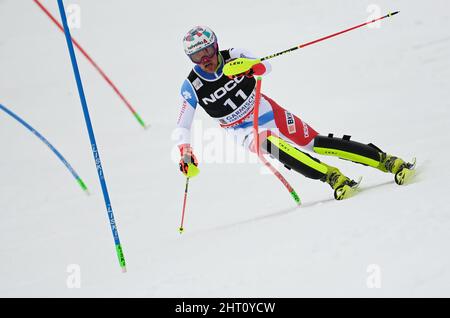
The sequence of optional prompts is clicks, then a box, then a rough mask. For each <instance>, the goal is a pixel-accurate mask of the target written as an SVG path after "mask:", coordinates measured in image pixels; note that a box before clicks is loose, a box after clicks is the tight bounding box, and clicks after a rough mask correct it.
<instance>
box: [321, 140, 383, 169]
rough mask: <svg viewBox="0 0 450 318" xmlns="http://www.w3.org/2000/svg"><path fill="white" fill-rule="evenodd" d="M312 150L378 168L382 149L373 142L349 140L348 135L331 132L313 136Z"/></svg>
mask: <svg viewBox="0 0 450 318" xmlns="http://www.w3.org/2000/svg"><path fill="white" fill-rule="evenodd" d="M313 149H314V152H316V153H318V154H320V155H327V156H335V157H339V158H341V159H344V160H350V161H353V162H356V163H360V164H362V165H365V166H371V167H374V168H378V166H379V165H380V161H381V154H382V151H381V150H380V149H379V148H377V147H376V146H375V145H373V144H368V145H365V144H362V143H360V142H356V141H352V140H350V136H344V137H343V138H336V137H333V134H330V135H328V137H325V136H320V135H319V136H317V137H316V138H314V148H313Z"/></svg>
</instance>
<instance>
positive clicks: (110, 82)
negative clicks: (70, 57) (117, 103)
mask: <svg viewBox="0 0 450 318" xmlns="http://www.w3.org/2000/svg"><path fill="white" fill-rule="evenodd" d="M34 2H35V3H36V4H37V5H38V6H39V8H41V10H42V11H44V13H45V14H46V15H47V16H48V17H49V19H50V20H52V21H53V23H54V24H55V25H56V26H57V27H58V28H59V29H60V30H61V31H62V32H63V33H64V28H63V26H62V25H61V23H60V22H59V21H58V20H56V18H55V17H54V16H53V15H52V14H51V13H50V11H48V10H47V8H46V7H44V5H43V4H42V3H41V2H40V1H39V0H34ZM72 43H73V44H74V45H75V46H76V47H77V49H78V50H79V51H80V52H81V54H83V55H84V57H85V58H86V59H87V60H88V61H89V63H91V64H92V66H93V67H94V68H95V69H96V70H97V71H98V72H99V73H100V75H101V76H102V77H103V79H104V80H105V81H106V82H107V83H108V84H109V86H111V88H112V89H113V90H114V92H116V94H117V95H118V96H119V98H120V99H121V100H122V101H123V102H124V103H125V105H126V106H127V107H128V109H129V110H130V111H131V113H132V114H133V115H134V117H135V118H136V120H137V121H138V122H139V124H140V125H141V126H142V127H143V128H144V129H146V128H147V127H148V126H147V125H146V124H145V122H144V121H143V120H142V118H141V116H139V114H138V113H137V112H136V110H135V109H134V108H133V106H131V103H130V102H129V101H128V100H127V99H126V98H125V96H123V94H122V93H121V92H120V91H119V89H118V88H117V86H116V85H115V84H114V83H113V82H112V81H111V79H110V78H109V77H108V76H107V75H106V74H105V72H103V70H102V69H101V68H100V66H98V64H97V63H95V61H94V60H93V59H92V58H91V57H90V56H89V54H87V52H86V51H85V50H84V49H83V48H82V47H81V45H80V44H79V43H78V42H77V41H76V40H75V39H74V38H72Z"/></svg>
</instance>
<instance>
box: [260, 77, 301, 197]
mask: <svg viewBox="0 0 450 318" xmlns="http://www.w3.org/2000/svg"><path fill="white" fill-rule="evenodd" d="M261 86H262V78H261V76H258V77H257V78H256V96H255V106H254V108H253V134H254V142H255V148H256V154H257V155H258V158H259V159H260V160H261V161H262V163H263V164H264V165H265V166H266V167H267V168H269V170H270V171H271V172H272V173H273V174H274V175H275V176H276V177H277V178H278V180H280V181H281V183H283V185H284V187H285V188H286V190H288V191H289V193H290V194H291V196H292V198H293V199H294V200H295V202H296V203H297V204H298V205H300V204H302V203H301V200H300V197H299V196H298V194H297V192H296V191H295V190H294V188H293V187H292V186H291V185H290V184H289V182H288V181H287V180H286V179H285V178H284V177H283V175H282V174H281V173H280V172H279V171H278V170H277V169H276V168H275V167H274V166H272V165H271V164H270V162H269V161H268V160H267V159H266V158H265V157H264V155H263V154H262V153H261V149H260V148H261V143H260V140H259V131H258V130H259V105H260V103H261Z"/></svg>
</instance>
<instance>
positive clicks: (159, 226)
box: [0, 0, 450, 297]
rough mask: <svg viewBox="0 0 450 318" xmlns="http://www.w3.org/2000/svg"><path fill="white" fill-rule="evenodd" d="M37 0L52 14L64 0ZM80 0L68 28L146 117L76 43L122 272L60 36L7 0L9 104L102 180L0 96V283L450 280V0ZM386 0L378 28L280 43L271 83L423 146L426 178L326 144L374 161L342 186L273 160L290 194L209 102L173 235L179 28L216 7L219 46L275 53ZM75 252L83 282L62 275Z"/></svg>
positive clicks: (408, 151) (356, 124) (4, 38)
mask: <svg viewBox="0 0 450 318" xmlns="http://www.w3.org/2000/svg"><path fill="white" fill-rule="evenodd" d="M43 4H44V5H46V6H47V7H48V8H49V10H50V11H51V12H52V13H53V14H54V15H55V16H56V17H58V19H59V13H58V9H57V5H56V1H50V0H46V1H43ZM69 4H78V5H79V8H81V28H79V29H73V30H72V33H73V36H74V37H75V38H76V39H77V40H78V41H79V42H80V43H81V44H82V45H83V46H84V47H85V49H86V50H87V51H88V53H90V54H91V55H92V56H93V58H94V59H95V60H96V61H97V62H98V64H99V65H101V66H102V67H103V68H104V70H105V71H106V73H107V74H108V75H110V76H111V78H112V79H113V80H114V81H115V82H116V84H117V85H118V87H119V88H120V89H121V90H122V91H123V93H124V94H125V95H126V96H127V97H128V99H129V100H130V101H131V102H132V104H133V105H134V106H135V108H136V109H137V110H138V112H139V113H140V114H141V116H142V117H143V118H144V120H145V121H147V122H148V123H150V124H151V127H150V128H149V129H147V130H144V129H142V128H141V127H140V126H139V125H138V124H137V122H136V121H135V119H134V118H133V116H132V115H131V113H130V112H129V111H128V110H127V108H126V107H125V106H124V105H123V103H122V102H121V101H120V99H119V98H118V97H117V96H116V95H115V94H114V92H113V91H112V89H111V88H110V87H109V86H108V85H107V84H106V83H105V81H104V80H103V79H102V78H101V76H100V75H99V74H98V73H97V72H96V71H95V69H93V67H92V66H91V65H90V64H89V63H88V62H87V61H86V59H85V58H84V57H83V56H82V55H81V54H79V53H78V54H77V56H78V61H79V64H80V70H81V74H82V78H83V82H84V86H85V92H86V97H87V101H88V104H89V109H90V112H91V117H92V122H93V124H94V130H95V133H96V137H97V142H98V147H99V150H100V155H101V159H102V163H103V168H104V171H105V175H106V180H107V183H108V187H109V191H110V196H111V200H112V205H113V209H114V213H115V216H116V221H117V224H118V228H119V233H120V236H121V240H122V244H123V248H124V252H125V257H126V260H127V265H128V266H127V267H128V273H126V274H122V273H121V272H120V268H119V265H118V262H117V258H116V255H115V250H114V244H113V240H112V236H111V231H110V227H109V223H108V219H107V215H106V209H105V206H104V202H103V197H102V192H101V188H100V186H99V182H98V178H97V172H96V169H95V164H94V162H93V158H92V153H91V149H90V144H89V139H88V135H87V131H86V128H85V123H84V118H83V115H82V110H81V106H80V102H79V98H78V93H77V89H76V84H75V80H74V76H73V73H72V67H71V64H70V59H69V55H68V52H67V46H66V42H65V39H64V36H63V34H62V33H61V32H60V31H59V30H58V29H57V28H56V27H55V26H54V25H53V24H52V23H51V22H50V20H48V18H47V17H46V16H45V15H44V14H43V13H42V12H41V11H40V10H39V8H38V7H37V6H36V5H35V4H34V2H33V1H25V0H19V1H17V0H1V1H0V30H1V31H0V103H1V104H4V105H5V106H7V107H9V108H10V109H12V110H13V111H15V112H16V113H18V114H19V115H20V116H22V117H23V118H24V119H25V120H27V121H28V122H29V123H30V124H31V125H32V126H34V127H35V128H36V129H37V130H38V131H40V132H41V133H42V134H43V135H44V136H45V137H47V138H48V139H49V140H50V142H52V143H53V144H54V145H55V146H56V147H57V148H58V149H59V150H60V151H61V152H62V154H63V155H64V156H65V157H66V158H67V159H68V160H69V162H70V163H71V164H72V165H73V166H74V168H75V169H76V170H77V171H78V173H79V174H80V175H81V177H82V178H84V180H85V181H86V183H87V185H88V187H89V189H90V191H91V195H90V196H86V195H85V194H83V192H82V191H81V190H80V188H79V187H78V185H77V184H76V182H75V181H74V180H73V178H72V177H71V175H70V174H69V172H68V171H67V170H66V169H65V167H64V166H63V165H62V164H61V163H60V162H59V161H58V160H57V158H56V157H55V156H54V154H53V153H52V152H51V151H50V150H49V149H48V148H47V147H46V146H45V145H44V144H42V142H40V141H39V140H38V139H37V138H35V137H34V136H33V135H32V134H30V133H29V132H28V131H26V130H25V129H24V128H23V127H22V126H20V125H19V124H18V123H17V122H16V121H14V120H13V119H12V118H10V117H9V116H7V115H6V114H4V113H0V136H1V138H0V149H1V150H0V151H1V156H0V172H1V181H0V242H1V246H0V259H1V262H0V281H1V284H0V296H2V297H5V296H6V297H9V296H32V297H34V296H45V297H47V296H62V297H81V296H89V297H90V296H95V297H97V296H105V297H111V296H112V297H116V296H117V297H118V296H125V297H132V296H137V297H141V296H142V297H144V296H145V297H302V296H344V297H346V296H358V297H382V296H388V297H396V296H407V297H410V296H426V297H428V296H446V297H449V296H450V254H449V250H448V242H449V241H450V208H449V205H448V201H447V199H448V196H449V193H450V191H449V190H450V189H449V183H448V180H449V179H450V170H449V169H448V159H449V157H450V150H449V147H448V144H449V143H448V139H449V134H448V129H449V127H450V90H449V87H448V86H449V85H448V80H449V78H450V59H449V55H450V33H449V30H450V23H449V22H450V21H449V19H450V13H449V12H450V11H449V4H448V1H446V0H436V1H418V0H415V1H411V0H402V1H400V0H399V1H384V0H383V1H381V0H380V1H377V2H375V3H374V2H373V1H366V0H358V1H356V0H352V1H351V0H345V1H325V0H321V1H293V0H277V1H269V0H265V1H258V2H255V1H247V0H244V1H243V0H239V1H238V0H230V1H228V2H227V4H226V5H224V4H223V3H222V2H216V1H213V2H208V4H207V5H205V4H204V3H202V4H200V3H198V4H195V3H187V2H186V1H181V0H180V1H158V2H156V1H137V0H134V1H119V0H108V1H106V0H96V1H87V0H84V1H82V0H80V1H66V5H69ZM377 10H379V11H377ZM394 10H400V11H401V12H400V14H399V15H397V16H395V17H393V18H391V19H386V20H384V21H383V22H382V23H381V24H380V25H379V27H375V28H364V29H359V30H356V31H353V32H351V33H348V34H346V35H343V36H340V37H338V38H335V39H332V40H328V41H326V42H322V43H320V44H317V45H314V46H311V47H308V48H307V49H304V50H300V51H297V52H294V53H291V54H288V55H285V56H282V57H279V58H276V59H273V60H272V66H273V72H272V73H271V74H270V75H269V76H267V77H266V78H265V79H264V80H263V91H264V92H265V93H266V94H268V95H269V96H271V97H272V98H274V99H275V100H277V101H278V102H279V103H280V104H281V105H283V106H284V107H286V108H287V109H289V110H290V111H292V112H293V113H295V114H297V115H298V116H300V117H301V118H303V119H304V120H306V121H307V122H308V123H310V124H311V125H312V126H313V127H314V128H315V129H317V130H318V131H320V132H321V133H323V134H328V133H330V132H332V133H334V134H335V135H337V136H342V135H343V134H349V135H352V138H353V139H354V140H359V141H361V142H366V143H369V142H372V143H374V144H376V145H377V146H379V147H381V148H383V149H384V150H385V151H387V152H389V153H393V154H396V155H399V156H401V157H403V158H405V159H407V160H409V159H411V158H412V157H417V158H418V169H417V171H418V175H417V177H416V179H415V181H414V182H413V183H412V184H410V185H408V186H404V187H399V186H397V185H395V184H394V183H393V178H392V176H391V175H387V174H383V173H381V172H379V171H375V170H374V169H371V168H368V167H364V166H361V165H355V164H353V163H351V162H347V161H342V160H338V159H336V158H329V157H322V156H318V155H317V157H319V158H320V159H321V160H323V161H325V162H327V163H329V164H334V165H336V166H338V167H339V168H340V169H341V170H342V171H343V172H345V173H346V174H347V175H349V176H351V177H353V178H356V177H358V176H363V177H364V178H363V183H362V185H361V192H360V193H359V194H358V195H357V196H356V197H354V198H352V199H350V200H347V201H343V202H335V201H334V200H333V199H332V192H331V189H330V188H329V187H328V186H327V185H325V184H323V183H321V182H318V181H314V180H308V179H306V178H304V177H302V176H301V175H298V174H296V173H295V172H293V171H291V172H289V171H287V170H285V169H281V168H280V169H281V171H282V173H283V174H284V175H285V176H286V177H287V179H288V180H289V181H290V182H291V183H292V185H293V186H294V187H295V188H296V189H297V191H298V193H299V194H300V196H301V198H302V200H303V203H304V205H303V206H302V207H299V208H297V207H296V206H295V204H294V202H293V200H292V199H291V198H290V196H289V194H288V193H287V192H286V191H285V189H284V188H283V186H282V185H281V184H280V183H279V181H278V180H277V179H276V178H275V177H274V176H273V175H271V174H268V173H265V172H264V171H263V170H262V169H261V164H260V163H258V162H257V161H256V160H255V158H254V157H251V156H245V155H243V154H242V153H241V152H239V151H237V152H233V151H235V149H234V148H232V147H231V148H230V147H228V148H227V149H228V150H227V151H224V148H226V147H225V146H224V145H226V142H225V140H226V139H225V136H224V135H223V133H222V132H221V131H220V130H218V129H217V127H216V124H215V122H213V120H211V119H209V118H208V117H207V116H206V115H205V113H204V112H203V111H202V110H201V109H199V110H198V112H197V115H196V116H197V117H196V120H197V121H196V123H195V137H194V149H196V150H197V154H198V157H199V160H200V169H201V173H200V175H199V176H198V177H196V178H195V179H192V180H191V183H190V189H189V196H188V203H187V210H186V222H185V233H184V234H183V235H180V234H179V233H178V226H179V222H180V218H181V208H182V200H183V193H184V183H185V178H184V177H183V176H182V175H181V174H180V172H179V171H178V163H177V153H176V149H175V148H174V136H173V129H174V126H175V123H176V120H177V116H178V112H179V106H180V97H179V96H180V95H179V87H180V85H181V83H182V81H183V80H184V78H185V77H186V76H187V74H188V72H189V71H190V68H191V67H192V65H191V63H190V62H189V60H188V59H187V58H186V57H185V56H184V53H183V49H182V45H181V39H182V37H183V35H184V34H185V32H187V30H188V29H189V28H190V27H192V26H193V25H197V24H204V25H209V26H210V27H211V28H212V29H214V30H215V31H216V33H217V35H218V37H219V40H220V46H221V48H229V47H242V48H246V49H248V50H250V51H253V52H254V53H255V54H256V55H258V56H264V55H269V54H272V53H274V52H277V51H281V50H283V49H287V48H289V47H292V46H294V45H296V44H300V43H303V42H307V41H310V40H313V39H316V38H318V37H321V36H324V35H327V34H330V33H333V32H337V31H339V30H342V29H344V28H347V27H351V26H353V25H356V24H358V23H362V22H364V21H366V20H367V19H369V18H370V17H374V16H375V15H378V14H379V15H384V14H386V13H387V12H389V11H394ZM71 264H75V267H73V266H72V267H71V266H70V265H71ZM77 267H79V269H80V276H79V277H80V279H81V285H80V287H81V288H69V287H73V284H72V285H71V282H72V283H73V279H74V277H75V278H77V276H76V273H77V272H73V271H72V269H73V268H77ZM74 275H75V276H74ZM68 283H69V284H68ZM369 287H379V288H369Z"/></svg>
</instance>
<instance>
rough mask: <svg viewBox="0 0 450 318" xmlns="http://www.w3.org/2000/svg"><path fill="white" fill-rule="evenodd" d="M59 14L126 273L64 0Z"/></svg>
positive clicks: (112, 228)
mask: <svg viewBox="0 0 450 318" xmlns="http://www.w3.org/2000/svg"><path fill="white" fill-rule="evenodd" d="M58 7H59V13H60V14H61V20H62V23H63V26H64V34H65V35H66V42H67V47H68V49H69V54H70V60H71V61H72V67H73V73H74V75H75V80H76V82H77V87H78V93H79V95H80V101H81V107H82V108H83V114H84V119H85V121H86V127H87V130H88V133H89V140H90V142H91V147H92V154H93V155H94V161H95V165H96V168H97V173H98V178H99V180H100V185H101V187H102V192H103V198H104V200H105V205H106V212H107V213H108V218H109V223H110V225H111V231H112V235H113V237H114V244H115V245H116V253H117V257H118V259H119V264H120V267H121V268H122V272H124V273H125V272H126V271H127V269H126V263H125V256H124V254H123V249H122V245H121V244H120V239H119V231H118V229H117V225H116V221H115V220H114V213H113V209H112V205H111V200H110V198H109V194H108V188H107V187H106V180H105V176H104V174H103V168H102V162H101V160H100V154H99V151H98V148H97V143H96V141H95V135H94V130H93V128H92V123H91V118H90V115H89V109H88V105H87V102H86V96H85V95H84V89H83V83H82V82H81V76H80V71H79V69H78V63H77V58H76V56H75V50H74V48H73V44H72V36H71V35H70V30H69V27H68V25H67V17H66V12H65V10H64V4H63V1H62V0H58Z"/></svg>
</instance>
